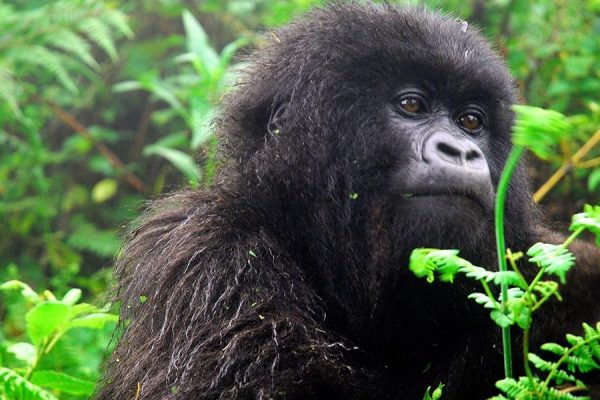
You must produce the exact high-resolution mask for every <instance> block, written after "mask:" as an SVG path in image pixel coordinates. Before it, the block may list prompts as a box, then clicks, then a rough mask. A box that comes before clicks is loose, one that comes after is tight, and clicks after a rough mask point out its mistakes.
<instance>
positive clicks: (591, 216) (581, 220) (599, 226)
mask: <svg viewBox="0 0 600 400" xmlns="http://www.w3.org/2000/svg"><path fill="white" fill-rule="evenodd" d="M579 229H587V230H589V231H590V232H592V233H593V234H594V235H596V243H597V244H598V246H600V206H591V205H589V204H586V205H585V206H583V212H582V213H579V214H575V215H573V219H572V221H571V226H570V227H569V230H571V231H576V230H579Z"/></svg>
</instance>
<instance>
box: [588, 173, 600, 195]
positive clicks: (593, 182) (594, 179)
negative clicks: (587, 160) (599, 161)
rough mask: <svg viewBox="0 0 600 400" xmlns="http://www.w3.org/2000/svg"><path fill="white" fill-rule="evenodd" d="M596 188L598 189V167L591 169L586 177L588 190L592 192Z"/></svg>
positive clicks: (599, 186)
mask: <svg viewBox="0 0 600 400" xmlns="http://www.w3.org/2000/svg"><path fill="white" fill-rule="evenodd" d="M598 189H600V168H597V169H595V170H593V171H592V173H591V174H590V176H589V177H588V191H589V192H590V193H594V192H596V190H598Z"/></svg>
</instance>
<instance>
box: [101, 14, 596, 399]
mask: <svg viewBox="0 0 600 400" xmlns="http://www.w3.org/2000/svg"><path fill="white" fill-rule="evenodd" d="M258 47H259V48H258V49H257V50H256V51H255V52H254V53H253V54H252V55H250V56H249V62H248V65H247V67H244V70H243V71H241V78H240V84H239V85H236V87H235V88H234V89H232V90H231V91H230V92H229V93H228V94H227V95H226V96H225V98H224V101H223V104H222V107H221V114H220V117H219V118H218V120H217V121H216V123H215V129H216V131H217V134H218V135H220V142H221V143H222V149H221V152H220V153H221V156H220V157H221V158H220V160H221V162H222V168H221V169H220V172H219V174H218V177H217V178H216V181H215V183H214V184H213V185H212V186H211V187H210V188H205V189H192V190H187V191H182V192H178V193H176V194H173V195H171V196H169V197H167V198H165V199H162V200H158V201H156V202H154V203H153V205H152V206H151V207H150V208H149V210H148V211H147V213H146V215H145V216H144V217H143V218H142V220H141V221H140V222H138V224H137V226H136V228H135V229H134V230H133V232H132V233H131V235H130V237H129V239H128V242H127V243H126V245H125V246H124V248H123V250H122V252H121V255H120V257H119V259H118V262H117V265H116V270H115V271H116V272H115V273H116V278H117V280H118V299H119V300H120V302H121V307H122V317H121V321H122V322H121V328H122V336H121V337H120V341H119V343H118V345H117V347H116V349H115V351H114V354H113V356H112V360H111V361H110V362H109V363H108V366H107V372H106V375H105V378H104V380H103V382H102V384H101V389H100V390H99V393H98V395H97V398H98V399H103V400H108V399H110V400H114V399H138V398H139V399H144V400H157V399H167V400H169V399H184V400H191V399H265V400H266V399H326V400H327V399H340V400H341V399H344V400H346V399H378V400H384V399H409V400H410V399H419V400H420V399H422V398H423V394H424V391H425V389H426V387H427V386H434V387H435V386H436V385H437V384H438V383H440V382H441V383H443V384H445V385H446V386H445V388H444V397H443V398H444V399H476V400H480V399H483V398H485V397H486V396H489V395H493V394H494V392H495V391H496V390H495V388H494V382H495V381H496V380H498V379H501V378H502V377H503V369H502V355H501V348H500V343H501V340H500V338H499V328H498V327H497V326H495V325H494V323H493V322H492V321H491V320H490V319H489V316H488V313H487V312H486V311H485V310H483V309H482V308H481V307H480V306H479V305H477V304H476V303H475V302H473V301H471V300H469V299H467V295H468V294H469V293H471V292H472V291H473V290H474V289H475V288H477V286H475V283H473V282H470V281H467V280H460V279H459V280H458V281H457V282H455V283H454V284H453V285H447V284H439V285H438V284H437V283H434V284H428V283H427V282H425V281H424V280H420V279H417V278H416V277H415V276H414V275H413V274H412V273H411V272H410V271H409V270H408V259H409V256H410V253H411V250H412V249H414V248H417V247H438V248H457V249H460V251H461V255H462V256H463V257H464V258H466V259H468V260H470V261H471V262H473V263H474V264H476V265H480V266H485V267H487V268H490V269H494V268H496V254H495V246H494V227H493V225H494V224H493V205H494V193H495V189H496V186H497V184H498V180H499V176H500V173H501V170H502V167H503V164H504V162H505V160H506V158H507V155H508V153H509V151H510V149H511V137H510V132H511V125H512V123H513V113H512V111H511V105H513V104H514V103H515V102H516V101H517V93H516V90H515V85H514V83H513V81H512V79H511V77H510V75H509V72H508V71H507V68H506V66H505V64H504V62H503V61H502V60H501V58H500V57H499V56H498V55H497V54H496V53H495V52H494V51H493V50H492V49H491V48H490V45H489V44H488V43H487V42H486V40H485V39H484V38H483V37H482V36H481V35H480V34H479V33H478V32H477V30H475V29H474V28H472V27H470V26H467V25H466V23H464V22H461V21H458V20H456V19H455V18H452V17H448V16H443V15H440V14H437V13H431V12H428V11H426V10H424V9H421V8H410V7H408V8H407V7H398V6H393V5H389V4H386V5H374V4H371V5H364V4H362V5H361V4H356V3H351V4H339V3H334V4H330V5H329V6H327V7H325V8H319V9H315V10H313V11H312V12H310V13H308V14H307V15H306V16H305V17H304V18H301V19H300V20H298V21H296V22H294V23H292V24H290V25H288V26H286V27H284V28H283V29H281V30H278V31H276V32H273V33H267V34H266V35H265V37H264V39H263V42H262V43H261V44H260V46H258ZM530 198H531V193H530V190H529V187H528V182H527V178H526V176H525V167H524V165H520V167H519V169H518V171H517V173H516V176H515V177H514V179H513V180H512V182H511V185H510V188H509V192H508V198H507V211H506V220H507V226H506V237H507V244H508V246H509V247H510V248H511V249H514V250H526V249H528V248H529V247H530V246H531V245H533V244H534V243H535V242H538V241H545V242H555V243H556V242H558V241H560V240H561V237H560V236H559V235H558V234H555V233H553V232H551V231H550V230H548V229H547V228H546V227H545V226H544V224H543V222H542V218H541V216H540V214H539V212H538V211H537V210H536V208H535V206H534V205H533V204H532V201H531V200H530ZM571 250H572V251H573V252H574V253H575V255H576V257H577V264H578V265H577V266H576V267H575V268H574V269H573V270H572V271H571V272H570V273H569V276H568V284H567V285H566V286H564V287H563V288H562V290H561V293H562V294H563V296H564V301H563V302H558V301H554V302H552V303H551V304H549V305H547V306H546V307H545V308H544V309H543V310H541V311H539V312H538V314H537V319H536V320H535V321H534V327H533V331H532V337H533V341H534V343H535V344H540V343H542V342H545V341H551V340H552V341H556V340H559V341H560V340H561V338H564V334H565V333H566V332H569V331H571V332H573V331H577V330H578V329H580V328H581V326H580V324H581V322H584V321H589V322H594V321H597V320H600V301H598V299H599V295H598V293H599V291H598V290H599V288H600V252H599V251H598V250H597V249H595V248H594V247H593V246H591V245H588V244H586V243H584V242H577V243H575V244H574V245H573V246H571ZM521 267H522V268H523V269H524V270H526V271H534V270H535V268H536V267H535V266H533V265H528V264H526V263H525V262H523V265H521ZM518 340H519V339H518V338H516V339H515V341H516V342H518ZM517 344H518V343H516V345H517ZM534 348H535V347H534ZM517 372H518V371H517Z"/></svg>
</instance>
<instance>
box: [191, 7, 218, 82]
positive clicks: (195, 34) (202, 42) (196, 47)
mask: <svg viewBox="0 0 600 400" xmlns="http://www.w3.org/2000/svg"><path fill="white" fill-rule="evenodd" d="M183 28H184V29H185V36H186V39H187V48H188V51H190V52H192V53H195V54H197V55H198V56H199V58H200V61H201V63H202V66H203V67H204V71H203V72H206V73H209V74H211V73H212V72H213V71H214V70H215V68H217V67H218V66H219V56H218V54H217V52H216V51H215V50H214V49H213V48H212V47H211V46H210V43H209V42H208V36H207V35H206V32H205V31H204V28H202V25H200V23H199V22H198V20H197V19H196V18H195V17H194V16H193V15H192V13H191V12H189V11H188V10H185V11H184V12H183Z"/></svg>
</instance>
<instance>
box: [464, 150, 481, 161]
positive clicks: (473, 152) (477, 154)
mask: <svg viewBox="0 0 600 400" xmlns="http://www.w3.org/2000/svg"><path fill="white" fill-rule="evenodd" d="M481 157H482V155H481V153H480V152H478V151H477V150H471V151H468V152H467V156H466V157H465V158H466V160H467V161H474V160H477V159H478V158H481Z"/></svg>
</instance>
